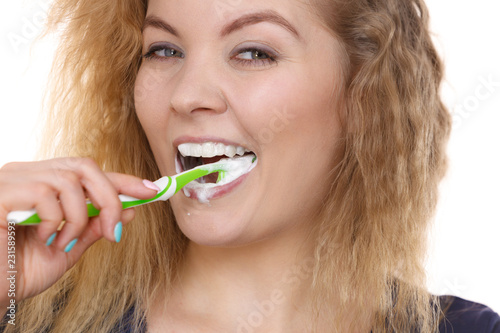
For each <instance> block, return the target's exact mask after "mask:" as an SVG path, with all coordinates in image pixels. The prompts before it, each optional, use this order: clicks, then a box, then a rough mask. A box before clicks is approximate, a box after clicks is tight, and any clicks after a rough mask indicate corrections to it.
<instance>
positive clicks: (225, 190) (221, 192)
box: [185, 173, 249, 200]
mask: <svg viewBox="0 0 500 333" xmlns="http://www.w3.org/2000/svg"><path fill="white" fill-rule="evenodd" d="M248 175H249V173H246V174H244V175H242V176H240V177H238V178H236V179H235V180H233V181H232V182H230V183H228V184H226V185H222V186H219V187H215V188H212V189H211V190H210V191H211V193H210V195H209V196H208V197H207V198H206V199H207V200H213V199H218V198H221V197H223V196H225V195H227V194H229V193H231V192H232V191H233V190H234V189H235V188H236V187H238V185H240V184H241V183H242V182H243V181H244V180H245V179H246V178H247V176H248ZM185 189H186V191H187V192H188V193H189V198H190V199H193V200H198V199H199V197H198V193H197V192H198V190H196V189H193V188H185Z"/></svg>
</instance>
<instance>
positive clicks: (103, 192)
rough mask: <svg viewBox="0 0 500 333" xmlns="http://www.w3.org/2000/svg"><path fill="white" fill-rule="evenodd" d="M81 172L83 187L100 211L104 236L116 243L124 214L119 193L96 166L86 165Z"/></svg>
mask: <svg viewBox="0 0 500 333" xmlns="http://www.w3.org/2000/svg"><path fill="white" fill-rule="evenodd" d="M81 172H82V178H81V182H82V185H83V187H84V188H85V190H86V192H87V195H88V197H89V199H90V201H92V203H93V204H94V206H95V207H96V208H97V209H99V210H100V213H99V217H100V221H101V223H102V228H103V229H102V231H103V235H104V237H106V238H107V239H108V240H110V241H114V228H115V226H116V224H117V223H118V221H119V220H120V217H121V212H122V203H121V202H120V199H119V198H118V192H117V190H116V189H115V186H114V185H113V184H112V183H111V181H110V180H109V178H108V177H106V175H105V174H104V172H102V171H101V169H99V168H98V167H97V166H96V165H95V164H87V165H84V166H83V168H82V169H81Z"/></svg>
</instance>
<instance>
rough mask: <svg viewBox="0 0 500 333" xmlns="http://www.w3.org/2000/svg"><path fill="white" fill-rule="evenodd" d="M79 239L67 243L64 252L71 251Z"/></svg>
mask: <svg viewBox="0 0 500 333" xmlns="http://www.w3.org/2000/svg"><path fill="white" fill-rule="evenodd" d="M77 241H78V238H75V239H73V240H72V241H71V242H69V244H68V245H66V248H65V249H64V252H66V253H68V252H69V251H71V249H73V247H74V246H75V244H76V242H77Z"/></svg>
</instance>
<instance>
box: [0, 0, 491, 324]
mask: <svg viewBox="0 0 500 333" xmlns="http://www.w3.org/2000/svg"><path fill="white" fill-rule="evenodd" d="M51 18H52V20H51V27H52V28H53V29H55V28H58V27H64V30H63V36H62V39H61V40H62V43H61V47H60V49H59V52H58V55H57V59H56V64H57V67H56V69H57V70H58V71H59V75H58V76H57V77H56V78H55V80H54V82H53V89H52V90H51V92H52V95H51V96H50V97H51V100H52V101H53V107H52V108H51V110H52V111H51V117H50V118H49V124H50V126H49V127H47V133H49V134H51V135H50V136H49V138H48V140H49V141H48V144H46V147H55V148H57V149H54V151H49V152H47V154H48V155H50V156H54V155H58V156H78V157H79V158H67V157H61V158H59V159H55V160H46V161H42V162H36V163H27V164H10V165H7V166H5V167H4V168H3V169H2V170H1V172H0V186H1V187H0V188H1V191H0V193H1V194H0V207H1V208H0V209H1V215H0V216H1V219H2V221H3V223H2V228H3V230H4V231H3V232H2V237H3V238H2V240H3V244H7V229H8V226H7V223H6V221H5V217H6V214H7V212H9V211H12V210H19V209H29V208H33V207H34V208H36V209H37V211H38V213H39V215H40V216H41V217H42V219H43V222H42V224H41V225H40V226H39V227H37V228H35V227H25V228H17V229H16V247H17V248H16V256H17V257H16V261H17V265H18V267H19V269H18V271H19V273H18V274H17V279H18V280H17V287H16V289H17V290H16V300H17V302H18V304H19V306H18V308H17V312H16V314H15V315H16V322H15V323H16V325H15V326H12V325H9V324H6V332H8V331H19V332H43V331H50V332H82V331H90V332H109V331H118V332H120V331H130V332H132V331H139V332H141V331H146V329H147V330H148V331H149V332H311V331H314V332H370V331H373V332H392V331H394V332H410V331H420V332H435V331H436V330H438V329H441V330H442V331H444V330H446V329H447V330H451V329H452V328H453V329H454V330H455V332H459V330H460V329H462V331H464V330H465V331H467V329H472V330H474V331H478V332H480V331H487V332H495V329H496V330H498V329H499V328H498V327H499V326H500V324H499V322H500V319H499V318H498V316H497V315H496V314H494V313H493V312H492V311H490V310H488V309H487V308H484V307H481V308H480V310H481V311H482V312H481V314H482V315H483V316H484V317H478V316H477V315H476V314H475V313H473V312H472V311H467V312H465V313H466V315H465V317H462V318H461V319H463V318H466V319H467V318H468V319H467V320H465V323H464V324H462V325H460V324H459V323H458V321H457V320H456V319H453V318H454V317H453V315H454V313H456V310H458V309H460V310H463V309H464V308H465V306H467V305H469V303H467V302H465V301H462V300H459V299H452V300H451V301H448V300H446V299H442V300H438V299H435V298H433V297H432V296H431V295H429V294H428V292H427V291H426V290H425V285H424V281H425V275H424V269H423V266H422V258H423V255H424V253H425V238H426V232H427V226H428V223H429V219H430V218H431V217H432V214H433V211H434V208H435V204H436V198H437V185H438V182H439V181H440V179H441V178H442V176H443V174H444V170H445V151H444V147H445V143H446V140H447V137H448V134H449V130H450V120H449V115H448V113H447V112H446V110H445V108H444V107H443V105H442V103H441V100H440V98H439V95H438V90H439V84H440V82H441V78H442V67H441V63H440V61H439V59H438V57H437V54H436V52H435V50H434V48H433V46H432V43H431V40H430V37H429V33H428V30H427V23H428V16H427V11H426V8H425V5H424V4H423V3H422V2H421V1H409V0H407V1H401V0H385V1H363V0H358V1H352V0H349V1H342V0H338V1H322V0H316V1H311V2H304V1H295V0H293V1H290V0H287V1H285V0H273V1H269V0H267V1H260V0H256V1H252V2H248V1H247V2H245V1H238V0H237V1H224V0H215V1H194V0H185V1H174V0H151V1H148V2H147V3H146V2H145V1H140V0H129V1H128V2H126V3H125V2H121V1H90V0H89V1H80V2H77V3H75V2H74V1H56V3H55V4H54V8H53V11H52V15H51ZM215 145H217V146H218V147H222V148H221V149H223V150H222V151H221V152H218V153H217V154H216V155H224V154H225V155H233V153H231V151H233V150H236V151H237V150H243V151H247V152H249V153H251V154H254V155H255V156H256V157H257V165H256V167H255V168H254V169H253V170H252V171H251V172H250V173H248V174H246V175H244V176H242V177H241V178H239V179H237V180H235V181H234V182H232V183H230V184H228V185H225V186H220V187H219V188H218V189H217V191H214V192H211V194H210V195H209V196H208V197H203V193H204V190H203V185H200V186H198V187H191V188H190V189H189V190H187V191H186V192H185V193H179V194H177V195H176V196H174V197H173V198H172V199H170V200H169V202H168V203H161V204H154V205H147V206H144V207H141V208H138V209H137V210H136V211H135V212H134V211H133V210H126V211H123V212H122V211H121V210H120V204H119V202H118V199H117V194H118V193H124V194H127V195H132V196H135V197H140V198H149V197H152V196H154V195H155V194H156V191H157V189H156V188H155V187H154V184H152V183H151V182H150V181H149V180H154V179H157V178H159V177H161V176H163V175H172V174H175V173H177V172H179V171H182V170H183V169H187V168H189V167H190V166H191V167H192V166H193V165H195V164H197V163H207V162H210V161H213V160H214V157H213V156H212V155H213V153H211V152H210V150H211V149H213V146H215ZM200 152H201V155H202V156H201V157H202V159H199V158H198V157H199V155H200ZM217 158H218V157H215V159H217ZM130 175H136V176H138V177H136V176H130ZM142 179H148V180H142ZM86 197H88V198H90V199H91V200H92V201H93V202H94V204H95V205H96V206H97V207H98V208H100V209H101V214H100V216H99V217H97V218H93V219H90V220H88V219H87V218H86V212H85V206H84V203H85V198H86ZM207 201H208V202H207ZM134 217H135V218H134ZM63 218H64V219H65V220H66V223H65V224H64V226H63V227H62V229H61V230H60V231H57V229H58V226H59V225H60V222H61V221H62V220H63ZM132 220H134V221H133V222H131V221H132ZM129 222H131V223H129ZM122 225H123V226H125V227H124V229H123V230H124V231H123V238H122ZM54 235H55V236H54ZM101 238H105V240H104V239H102V240H101ZM116 243H119V244H116ZM2 248H6V246H2ZM2 269H3V271H7V270H8V269H7V267H6V266H5V265H4V266H3V267H2ZM3 281H4V285H2V288H3V289H2V290H8V289H9V286H8V282H5V281H6V279H3ZM6 294H7V293H2V295H6ZM3 297H4V298H2V299H1V300H2V305H4V306H8V304H9V302H10V300H9V299H8V298H7V297H6V296H3ZM443 313H444V314H445V319H443V316H442V315H443ZM469 317H470V318H469ZM478 318H480V319H481V320H479V324H476V326H467V325H473V322H474V321H476V319H478ZM485 318H486V319H485ZM6 319H9V317H6ZM440 323H441V324H440ZM483 324H484V325H490V326H489V327H486V326H485V327H484V328H481V326H479V325H483ZM439 325H440V327H438V326H439ZM450 325H452V326H453V327H452V326H450ZM494 325H496V326H494ZM494 327H496V328H494Z"/></svg>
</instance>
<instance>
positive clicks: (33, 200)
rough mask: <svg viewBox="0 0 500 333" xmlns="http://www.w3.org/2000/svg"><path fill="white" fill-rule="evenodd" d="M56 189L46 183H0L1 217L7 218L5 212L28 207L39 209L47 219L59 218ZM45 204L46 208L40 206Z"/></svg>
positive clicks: (27, 208)
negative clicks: (0, 188) (0, 186)
mask: <svg viewBox="0 0 500 333" xmlns="http://www.w3.org/2000/svg"><path fill="white" fill-rule="evenodd" d="M57 202H58V200H57V191H56V190H55V189H54V188H53V187H52V186H50V185H49V184H47V183H43V182H33V183H30V184H29V185H28V184H24V185H20V186H18V185H14V184H5V183H2V191H0V203H1V210H0V211H1V212H2V219H6V218H7V213H8V212H12V211H23V210H30V209H33V208H35V209H41V210H42V214H43V215H44V218H45V219H47V220H48V221H57V220H58V219H60V215H61V214H62V213H61V212H60V207H57V206H58V204H57V205H56V204H55V203H57ZM45 205H47V206H48V207H47V209H44V208H43V207H42V206H45ZM58 210H59V212H58Z"/></svg>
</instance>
